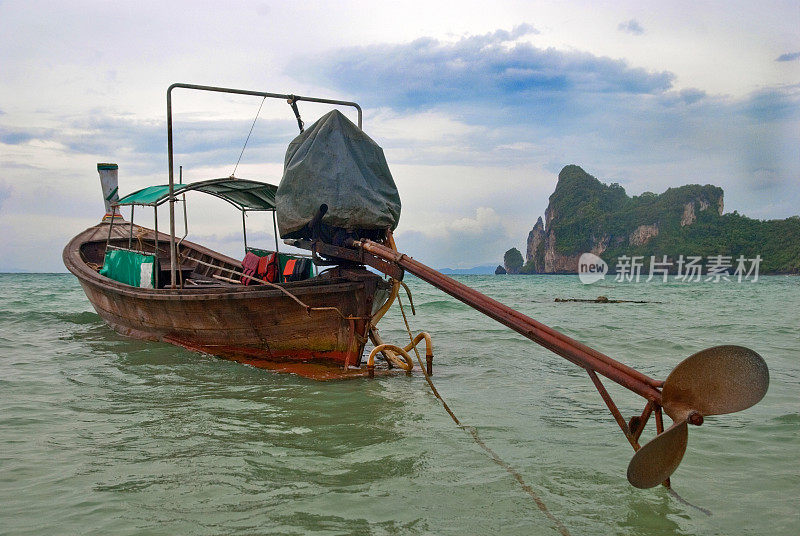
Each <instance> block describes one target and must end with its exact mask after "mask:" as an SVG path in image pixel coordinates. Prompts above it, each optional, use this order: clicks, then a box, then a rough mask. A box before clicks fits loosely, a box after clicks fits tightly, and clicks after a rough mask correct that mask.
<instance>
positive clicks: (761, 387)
mask: <svg viewBox="0 0 800 536" xmlns="http://www.w3.org/2000/svg"><path fill="white" fill-rule="evenodd" d="M768 386H769V371H768V369H767V364H766V362H765V361H764V358H762V357H761V356H760V355H758V354H757V353H756V352H754V351H753V350H750V349H748V348H745V347H743V346H715V347H713V348H708V349H706V350H702V351H700V352H697V353H696V354H694V355H692V356H690V357H688V358H686V359H685V360H684V361H682V362H681V363H680V364H679V365H678V366H677V367H675V369H674V370H673V371H672V373H670V375H669V376H668V377H667V379H666V381H665V382H664V387H663V389H662V391H661V395H662V407H663V408H664V412H665V413H666V414H667V415H669V416H670V418H671V419H672V420H673V421H674V423H673V424H672V426H670V427H669V428H668V429H667V430H665V431H664V432H663V433H661V434H659V435H657V436H656V437H655V438H653V439H652V440H651V441H650V442H648V443H647V444H645V445H644V446H642V448H640V449H639V450H638V451H637V452H636V454H635V455H634V456H633V459H631V461H630V464H628V481H629V482H630V483H631V484H632V485H633V486H635V487H637V488H651V487H653V486H657V485H659V484H661V483H662V482H664V481H665V480H667V478H669V476H670V475H671V474H672V473H673V472H674V471H675V469H677V468H678V465H679V464H680V463H681V459H682V458H683V454H684V452H685V451H686V443H687V440H688V435H689V429H688V425H689V424H694V425H701V424H703V419H704V417H706V416H708V415H722V414H725V413H734V412H737V411H741V410H743V409H747V408H749V407H750V406H752V405H754V404H756V403H757V402H758V401H759V400H761V399H762V398H763V397H764V395H765V394H766V392H767V387H768Z"/></svg>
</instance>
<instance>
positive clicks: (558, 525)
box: [397, 295, 570, 536]
mask: <svg viewBox="0 0 800 536" xmlns="http://www.w3.org/2000/svg"><path fill="white" fill-rule="evenodd" d="M397 304H398V305H399V306H400V312H401V313H402V314H403V322H405V324H406V331H408V336H409V338H410V339H411V342H412V345H411V346H412V348H413V349H414V353H415V354H416V356H417V362H419V367H420V369H422V373H423V374H424V375H425V381H426V382H428V386H429V387H430V388H431V392H433V396H435V397H436V398H438V399H439V402H441V403H442V406H443V407H444V409H445V411H447V414H448V415H450V418H451V419H453V422H454V423H456V425H458V427H459V428H461V429H463V430H466V431H467V432H469V434H470V435H471V436H472V439H473V440H474V441H475V443H476V444H477V445H478V446H479V447H481V448H482V449H483V450H484V451H486V453H487V454H488V455H489V457H490V458H491V459H492V461H493V462H494V463H496V464H497V465H499V466H500V467H502V468H503V469H505V470H506V472H508V474H510V475H511V476H512V477H514V480H516V481H517V482H518V483H519V485H520V486H521V487H522V489H523V490H524V491H525V492H526V493H527V494H528V495H530V497H531V499H533V502H535V503H536V506H537V507H538V508H539V510H541V512H542V513H543V514H544V515H545V516H546V517H547V519H549V520H550V521H551V522H552V523H553V525H555V527H556V529H558V532H559V533H560V534H561V535H562V536H570V532H569V530H567V527H565V526H564V524H563V523H562V522H561V521H560V520H559V519H558V518H557V517H556V516H554V515H553V513H552V512H551V511H550V509H549V508H547V505H546V504H545V503H544V501H543V500H542V498H541V497H539V494H538V493H536V491H535V490H534V489H533V488H532V487H531V486H530V484H528V483H527V482H525V479H523V478H522V475H521V474H520V473H519V471H517V470H516V469H514V468H513V467H512V466H511V465H510V464H509V463H508V462H506V461H505V460H503V459H502V458H501V457H500V455H499V454H497V453H496V452H495V451H494V450H492V448H491V447H489V445H487V444H486V443H485V442H484V441H483V439H481V437H480V436H479V435H478V430H477V429H475V428H474V427H472V426H466V425H463V424H461V421H460V420H459V419H458V417H456V415H455V413H453V410H452V409H450V406H448V405H447V402H445V400H444V398H442V395H440V394H439V391H438V390H437V389H436V386H435V385H434V384H433V381H432V380H431V377H430V376H429V375H428V371H427V369H426V367H425V365H423V363H422V358H421V357H420V355H419V351H418V350H417V346H416V344H414V335H413V334H412V333H411V326H409V324H408V317H406V311H405V309H404V308H403V302H402V300H401V299H400V296H399V295H398V296H397Z"/></svg>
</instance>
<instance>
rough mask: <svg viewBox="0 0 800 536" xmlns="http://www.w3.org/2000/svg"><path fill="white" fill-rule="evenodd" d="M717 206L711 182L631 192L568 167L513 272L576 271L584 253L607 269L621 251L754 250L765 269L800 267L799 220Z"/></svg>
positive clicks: (719, 199) (717, 192)
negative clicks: (753, 216)
mask: <svg viewBox="0 0 800 536" xmlns="http://www.w3.org/2000/svg"><path fill="white" fill-rule="evenodd" d="M723 208H724V202H723V191H722V189H721V188H719V187H717V186H712V185H705V186H700V185H698V184H690V185H686V186H681V187H679V188H670V189H669V190H667V191H666V192H664V193H662V194H659V195H657V194H654V193H651V192H645V193H643V194H642V195H640V196H634V197H629V196H628V195H627V194H626V193H625V189H624V188H622V186H620V185H619V184H610V185H606V184H603V183H602V182H600V181H599V180H597V179H596V178H595V177H592V176H591V175H589V174H588V173H586V172H585V171H584V170H583V169H581V168H580V167H578V166H575V165H570V166H566V167H565V168H564V169H562V170H561V173H559V175H558V183H557V184H556V187H555V190H554V191H553V194H552V195H551V196H550V202H549V204H548V206H547V210H546V211H545V214H544V220H543V219H542V218H541V217H539V219H538V220H537V221H536V224H535V225H534V226H533V229H531V231H530V233H528V240H527V242H526V248H525V265H524V266H523V267H522V268H521V269H520V270H519V273H548V274H552V273H575V272H576V271H577V265H578V258H579V257H580V255H581V254H582V253H585V252H591V253H594V254H595V255H598V256H600V257H602V258H603V259H604V260H605V261H606V262H607V263H608V264H609V267H611V268H612V270H613V267H614V263H615V261H616V259H617V258H618V257H619V256H621V255H628V256H633V255H642V256H645V257H647V258H649V256H650V255H657V256H659V258H660V256H661V255H667V256H669V257H670V258H673V259H675V258H678V256H679V255H685V256H688V255H700V256H708V255H732V256H736V255H746V256H748V257H755V255H760V256H761V257H762V258H764V263H763V266H762V268H763V269H764V273H798V272H800V218H798V217H796V216H795V217H792V218H787V219H786V220H771V221H759V220H753V219H750V218H747V217H745V216H741V215H739V214H738V213H735V212H734V213H733V214H725V215H723ZM511 273H513V272H511Z"/></svg>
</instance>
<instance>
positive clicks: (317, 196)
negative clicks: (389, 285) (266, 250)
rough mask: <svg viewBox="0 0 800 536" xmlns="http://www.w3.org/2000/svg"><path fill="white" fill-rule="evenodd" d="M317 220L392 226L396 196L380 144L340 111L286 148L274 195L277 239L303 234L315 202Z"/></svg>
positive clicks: (397, 208) (354, 228)
mask: <svg viewBox="0 0 800 536" xmlns="http://www.w3.org/2000/svg"><path fill="white" fill-rule="evenodd" d="M322 204H326V205H328V212H327V214H326V215H325V217H324V218H323V219H322V223H323V224H325V225H327V226H329V227H334V228H342V229H347V230H349V231H359V230H383V229H386V228H391V229H395V228H396V227H397V222H398V221H399V219H400V195H399V194H398V192H397V187H396V186H395V184H394V179H392V173H391V172H390V171H389V166H388V165H387V164H386V158H385V157H384V156H383V149H381V148H380V146H378V144H377V143H375V142H374V141H372V139H371V138H370V137H369V136H367V135H366V134H364V132H362V131H361V130H360V129H359V128H358V127H357V126H356V125H354V124H353V123H352V122H351V121H350V120H349V119H347V118H346V117H345V116H344V115H342V113H341V112H339V111H338V110H334V111H332V112H330V113H328V114H325V115H324V116H322V117H321V118H320V119H319V120H318V121H317V122H316V123H314V124H313V125H312V126H311V127H310V128H309V129H308V130H306V131H305V132H303V133H301V134H300V135H299V136H297V137H296V138H295V139H294V140H292V142H291V143H290V144H289V148H288V149H287V150H286V159H285V162H284V170H283V179H282V180H281V183H280V185H279V186H278V191H277V193H276V194H275V206H276V210H277V213H278V227H279V230H280V235H281V238H302V237H307V235H306V225H307V224H308V222H309V221H310V220H311V219H312V218H313V217H314V216H315V215H316V214H317V211H318V210H319V207H320V205H322Z"/></svg>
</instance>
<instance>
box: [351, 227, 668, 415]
mask: <svg viewBox="0 0 800 536" xmlns="http://www.w3.org/2000/svg"><path fill="white" fill-rule="evenodd" d="M350 246H351V247H355V248H358V249H362V250H364V251H367V252H369V253H371V254H373V255H375V256H377V257H380V258H382V259H384V260H387V261H389V262H393V263H395V264H397V265H399V266H400V267H402V268H403V269H405V270H407V271H409V272H411V273H412V274H414V275H416V276H417V277H419V278H420V279H422V280H423V281H426V282H427V283H430V284H431V285H433V286H435V287H437V288H439V289H440V290H442V291H444V292H446V293H447V294H450V295H451V296H453V297H454V298H456V299H458V300H460V301H462V302H464V303H466V304H467V305H469V306H470V307H473V308H474V309H477V310H478V311H480V312H482V313H483V314H485V315H487V316H489V317H490V318H493V319H494V320H497V321H498V322H500V323H501V324H503V325H505V326H507V327H509V328H511V329H513V330H514V331H516V332H517V333H519V334H521V335H523V336H525V337H527V338H528V339H531V340H532V341H534V342H536V343H537V344H539V345H541V346H544V347H545V348H547V349H548V350H551V351H552V352H554V353H556V354H558V355H560V356H561V357H563V358H565V359H567V360H568V361H571V362H572V363H575V364H576V365H578V366H580V367H583V368H585V369H587V370H593V371H596V372H597V373H599V374H602V375H603V376H605V377H607V378H609V379H610V380H612V381H614V382H616V383H618V384H620V385H622V386H623V387H625V388H627V389H629V390H631V391H633V392H635V393H637V394H639V395H641V396H642V397H644V398H646V399H647V400H651V401H653V402H654V403H656V404H658V405H660V404H661V391H659V389H658V387H660V386H661V385H662V384H663V382H660V381H658V380H655V379H653V378H650V377H649V376H646V375H645V374H642V373H641V372H639V371H637V370H635V369H632V368H631V367H629V366H627V365H624V364H622V363H620V362H619V361H616V360H614V359H612V358H611V357H609V356H607V355H605V354H603V353H601V352H598V351H597V350H594V349H592V348H589V347H588V346H586V345H584V344H582V343H580V342H578V341H576V340H574V339H571V338H570V337H567V336H566V335H564V334H562V333H559V332H558V331H556V330H554V329H552V328H550V327H548V326H546V325H544V324H542V323H541V322H537V321H536V320H534V319H532V318H530V317H528V316H526V315H524V314H522V313H520V312H519V311H515V310H514V309H512V308H510V307H508V306H507V305H504V304H502V303H500V302H498V301H497V300H494V299H492V298H490V297H488V296H486V295H484V294H482V293H480V292H478V291H477V290H475V289H472V288H470V287H468V286H466V285H464V284H462V283H459V282H458V281H456V280H454V279H452V278H450V277H447V276H445V275H443V274H441V273H439V272H437V271H436V270H433V269H432V268H429V267H428V266H425V265H424V264H422V263H420V262H418V261H415V260H414V259H412V258H410V257H408V256H407V255H404V254H402V253H397V252H395V251H393V250H391V249H390V248H387V247H385V246H383V245H381V244H378V243H376V242H372V241H371V240H359V241H352V242H351V244H350Z"/></svg>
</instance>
